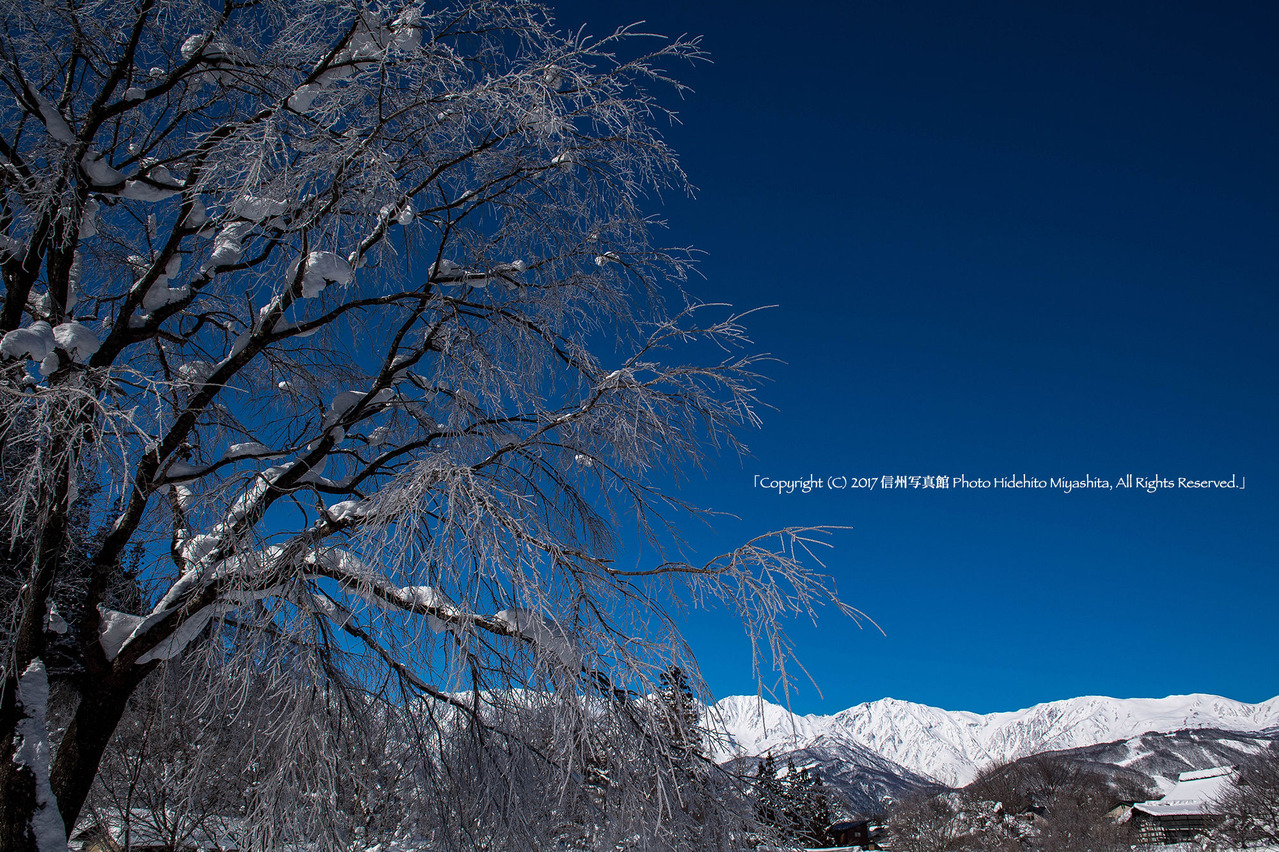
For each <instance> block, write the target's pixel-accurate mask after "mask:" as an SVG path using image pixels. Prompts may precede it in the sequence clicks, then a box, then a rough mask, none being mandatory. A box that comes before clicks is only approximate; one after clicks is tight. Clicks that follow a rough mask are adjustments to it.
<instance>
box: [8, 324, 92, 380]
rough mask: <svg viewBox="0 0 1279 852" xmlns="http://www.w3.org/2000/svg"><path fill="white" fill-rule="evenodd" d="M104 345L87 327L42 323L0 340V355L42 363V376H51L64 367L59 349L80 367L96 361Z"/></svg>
mask: <svg viewBox="0 0 1279 852" xmlns="http://www.w3.org/2000/svg"><path fill="white" fill-rule="evenodd" d="M100 345H101V343H100V342H99V341H98V338H97V336H96V335H95V334H94V333H93V332H92V331H90V330H89V328H88V327H87V326H85V325H82V324H81V323H78V322H64V323H61V324H60V325H58V326H57V327H56V328H51V327H50V326H49V324H48V323H47V322H45V321H43V320H37V321H36V322H33V323H32V324H31V325H29V326H27V327H26V328H15V329H14V330H13V331H10V332H7V333H6V334H5V336H4V339H3V340H0V353H2V354H4V355H7V356H8V357H10V358H14V359H20V358H30V359H31V360H32V361H39V362H40V374H41V375H42V376H49V375H52V374H53V372H54V371H55V370H57V369H58V367H59V366H60V364H61V359H60V358H59V357H58V353H57V352H56V351H55V350H56V349H61V350H63V351H64V352H66V353H67V354H68V355H70V356H71V359H72V360H73V361H75V362H77V363H83V362H85V361H87V360H88V359H89V358H91V357H93V353H95V352H97V351H98V347H99V346H100Z"/></svg>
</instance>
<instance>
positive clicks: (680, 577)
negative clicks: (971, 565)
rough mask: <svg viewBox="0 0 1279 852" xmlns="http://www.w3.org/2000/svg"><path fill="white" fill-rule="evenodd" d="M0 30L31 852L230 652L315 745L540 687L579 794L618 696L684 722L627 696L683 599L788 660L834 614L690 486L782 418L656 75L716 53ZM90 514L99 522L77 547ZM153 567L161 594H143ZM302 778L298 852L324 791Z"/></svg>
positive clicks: (50, 24)
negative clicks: (131, 579) (678, 484)
mask: <svg viewBox="0 0 1279 852" xmlns="http://www.w3.org/2000/svg"><path fill="white" fill-rule="evenodd" d="M0 8H2V12H0V14H2V15H3V19H2V26H3V39H0V85H3V87H4V89H5V93H6V98H5V99H3V101H2V102H0V167H2V170H0V271H2V273H3V280H4V286H5V294H4V301H3V306H2V309H0V334H3V338H2V339H0V358H2V360H0V406H3V410H2V411H0V446H4V447H23V448H26V449H24V450H23V453H24V458H23V459H22V460H21V463H18V464H11V463H9V462H8V461H6V464H4V465H3V466H2V467H0V472H2V474H3V477H4V481H3V483H0V501H3V518H4V520H5V529H4V536H5V542H6V545H5V546H6V548H7V549H8V552H10V553H16V554H22V558H21V560H19V562H20V567H19V570H20V572H22V573H23V574H24V577H23V581H22V582H21V583H18V584H15V591H14V592H13V596H14V600H12V601H6V603H8V604H10V606H9V607H8V608H7V612H8V617H9V623H8V624H7V625H6V627H5V632H4V633H3V636H4V637H5V647H4V648H3V665H4V686H3V702H2V706H0V728H2V729H3V730H0V742H3V745H2V746H0V788H3V790H4V805H3V809H2V811H0V823H2V825H0V830H3V832H4V834H3V843H2V844H0V845H3V847H4V848H5V849H15V850H16V849H30V848H35V846H37V845H39V846H40V848H41V849H44V848H45V846H44V845H43V844H44V841H45V840H48V839H49V838H51V837H53V835H54V834H56V833H57V831H55V828H56V829H59V830H60V827H61V825H62V823H64V822H65V824H66V825H67V826H70V825H73V824H74V823H75V821H76V818H77V815H78V814H79V812H80V809H81V807H82V805H83V803H84V801H85V797H86V795H87V793H88V789H89V785H90V784H91V783H92V779H93V777H94V774H95V772H96V771H97V767H98V765H99V762H100V761H101V759H102V755H103V752H104V749H105V748H106V746H107V742H108V741H109V739H110V737H111V736H112V733H113V732H114V731H115V729H116V726H117V724H118V723H119V721H120V719H121V717H122V714H123V713H124V712H125V707H126V705H127V703H128V702H129V699H130V696H131V695H133V694H134V692H135V691H136V690H137V689H138V687H139V684H141V683H142V681H143V680H144V678H146V676H147V675H148V674H149V673H150V672H151V671H152V670H154V669H155V668H157V667H159V666H161V665H162V664H164V663H165V662H166V661H171V660H178V659H185V660H187V661H188V663H192V660H193V659H194V658H197V657H198V658H199V661H198V664H195V663H192V664H191V668H190V669H189V671H190V672H203V673H204V674H203V675H202V676H203V677H205V681H204V685H203V687H200V688H198V689H199V692H200V694H201V695H203V696H205V698H206V700H207V701H208V702H219V701H224V700H226V698H227V696H233V697H234V696H239V697H238V698H233V700H232V701H231V703H232V704H234V703H235V702H236V701H239V703H240V704H241V705H243V704H245V703H247V702H248V701H249V700H250V699H251V697H252V696H251V695H250V694H249V693H250V692H251V691H252V690H253V689H259V687H260V689H259V691H260V693H262V694H270V695H273V696H275V697H276V698H277V699H278V700H280V701H284V702H287V701H294V702H295V703H296V705H297V706H305V707H307V708H308V710H307V713H308V714H312V715H308V716H306V717H305V718H307V719H308V720H309V721H308V722H307V723H306V724H296V722H297V720H298V719H300V718H303V717H299V716H294V715H291V714H290V713H286V712H276V713H275V714H274V715H271V714H268V715H271V718H273V719H274V720H275V722H274V723H273V724H272V725H271V726H270V727H269V736H267V735H266V734H264V741H265V740H269V741H270V747H271V749H274V750H275V753H280V754H290V753H293V754H297V755H299V756H300V757H301V756H303V755H305V756H308V757H307V758H305V759H311V757H312V756H315V755H319V754H322V753H326V752H325V751H324V750H325V748H327V746H325V743H326V742H328V741H330V740H331V739H332V737H330V735H331V734H334V733H335V732H336V731H338V730H339V729H342V727H343V726H344V725H349V719H350V718H353V717H354V716H358V715H359V714H360V713H362V712H367V708H368V707H370V706H376V705H378V704H379V703H380V704H383V705H385V706H395V707H407V706H410V705H412V706H416V707H418V708H421V707H423V706H425V705H424V704H423V703H422V702H429V703H430V704H431V705H432V706H439V707H446V708H449V712H450V713H453V714H455V716H451V717H450V718H455V717H456V718H467V719H470V720H471V722H470V723H468V724H485V725H490V726H492V724H493V722H492V720H493V710H492V706H493V704H494V702H495V701H496V698H495V696H499V695H513V694H519V691H521V690H533V691H537V692H539V693H543V694H546V695H550V696H554V698H555V700H556V701H558V702H559V704H560V705H561V706H560V709H559V710H558V711H556V712H557V713H559V714H560V715H559V716H558V717H557V719H558V721H557V722H556V723H555V725H553V730H554V731H555V732H556V737H555V738H553V739H555V741H556V742H555V744H554V747H550V746H548V747H547V748H546V749H543V750H540V751H539V753H540V754H542V755H543V756H544V757H545V759H546V760H547V761H548V762H550V763H551V764H554V765H556V766H560V767H566V768H565V769H564V771H565V772H568V773H570V775H572V773H574V772H577V771H578V767H577V765H576V764H575V763H574V760H575V759H576V758H575V757H573V755H579V756H580V754H581V750H582V748H584V746H583V745H582V742H583V738H582V737H581V736H578V733H580V732H581V731H582V730H583V724H582V720H583V719H588V718H595V715H594V714H598V713H599V712H600V711H601V708H603V709H604V710H606V711H608V712H611V713H616V714H618V718H619V719H624V720H625V719H629V720H631V721H630V722H628V723H627V724H632V725H633V726H638V728H636V730H638V731H639V734H638V736H639V739H638V740H635V741H636V742H639V743H643V742H646V741H648V740H646V737H649V735H650V734H652V735H656V734H657V733H658V732H659V728H660V723H659V722H658V721H656V720H655V719H654V718H651V717H649V716H642V714H640V715H637V714H635V713H634V712H633V707H632V706H631V705H632V703H633V702H628V701H625V700H621V699H620V698H619V696H625V695H645V694H649V693H652V692H654V691H656V688H657V687H658V685H659V684H658V681H657V676H658V674H659V673H661V672H663V671H665V670H666V667H667V666H668V665H671V664H672V662H673V661H681V660H682V663H683V665H684V666H685V667H686V669H687V667H688V666H691V665H692V663H691V662H690V661H688V660H687V659H686V658H687V649H686V648H685V647H684V644H683V642H682V640H681V639H680V638H679V632H678V629H677V626H676V625H675V624H674V622H673V620H672V619H671V618H670V616H669V614H668V613H669V609H668V604H669V602H670V601H671V596H672V595H676V596H680V595H685V596H687V597H688V598H689V599H691V600H694V601H699V602H720V603H724V604H727V605H728V606H729V607H731V608H733V609H734V611H735V612H736V613H737V614H738V615H739V616H740V618H741V620H742V622H743V624H744V626H745V628H746V631H747V634H748V635H749V636H750V637H751V641H752V643H753V647H754V648H755V653H756V663H757V666H758V665H763V666H775V667H778V669H779V670H780V671H782V672H783V674H784V672H785V659H786V657H787V654H788V651H789V646H788V644H787V643H786V641H785V639H784V636H783V635H782V633H781V631H780V627H779V620H780V619H781V618H783V617H785V616H786V615H788V614H793V613H811V612H812V610H813V608H814V607H815V606H816V605H818V604H819V603H820V602H822V601H826V600H832V599H833V597H834V596H833V589H832V587H831V585H830V583H829V581H828V579H827V578H825V577H823V576H821V575H820V574H817V573H814V572H813V571H812V570H810V568H808V567H806V563H805V559H806V558H807V557H808V556H810V555H811V554H810V553H809V552H808V549H809V546H810V544H811V543H812V541H813V537H812V535H811V534H810V532H811V531H805V530H787V531H783V532H781V533H780V534H777V535H776V536H773V537H762V538H760V539H757V540H754V541H751V542H748V543H746V544H744V545H742V546H740V547H736V548H733V549H730V550H728V551H727V552H726V553H725V554H724V555H722V556H719V557H717V558H714V559H712V560H709V561H702V562H701V563H699V564H694V563H692V562H690V561H689V559H688V557H687V556H686V555H685V552H684V550H683V549H682V547H681V536H680V530H681V527H682V525H683V524H685V523H687V522H688V520H689V518H690V517H696V516H698V514H699V513H700V510H697V509H694V508H693V507H690V506H687V505H686V504H684V503H683V502H682V501H680V500H679V499H678V498H677V497H675V496H673V495H672V494H671V493H668V492H667V491H665V490H663V486H662V483H663V482H666V481H668V478H669V477H671V476H679V475H683V474H685V473H686V472H688V471H690V470H694V469H696V468H698V467H699V465H700V463H701V460H702V459H703V457H704V453H705V452H707V451H708V450H724V449H727V450H728V451H730V452H731V451H735V450H740V448H741V445H740V443H739V433H738V429H739V427H741V426H750V425H753V424H755V423H756V422H757V414H756V403H755V397H754V388H755V387H756V384H757V382H758V380H759V376H758V375H757V367H758V364H759V356H758V355H756V354H752V353H750V352H749V350H747V349H744V348H743V347H744V345H745V344H747V343H748V341H747V339H746V336H745V330H744V327H743V325H742V323H741V320H740V317H739V316H737V315H735V314H732V313H731V312H730V311H728V310H727V309H725V308H723V307H717V306H706V305H701V304H699V303H698V302H697V301H696V300H695V299H694V298H693V297H691V296H690V295H688V294H687V293H686V292H685V291H684V289H683V287H682V284H681V282H683V281H684V280H685V277H686V275H687V274H688V272H689V269H690V259H689V252H688V251H686V250H678V249H670V248H665V247H663V246H662V245H661V244H660V243H659V242H657V235H658V234H659V233H660V232H659V230H658V227H659V224H660V223H659V222H658V221H657V220H655V219H654V218H652V216H651V213H650V211H649V209H648V208H649V207H650V206H651V205H652V203H653V201H654V199H656V198H657V197H659V196H660V194H661V193H663V192H671V191H674V192H684V191H686V190H687V188H688V185H687V181H686V179H685V177H684V174H683V173H682V171H681V170H680V167H679V165H678V162H677V160H676V158H675V155H674V153H673V152H672V151H671V149H670V148H669V147H668V145H667V144H666V142H665V141H664V140H663V138H662V135H661V133H660V132H659V124H660V123H661V122H663V121H666V120H669V119H671V118H673V114H672V113H670V112H669V111H668V109H667V108H666V107H664V106H663V105H662V104H663V102H662V100H661V99H660V98H659V97H658V94H657V93H656V92H657V90H660V89H661V88H663V87H666V88H668V89H673V90H674V91H675V92H678V91H679V90H680V85H679V83H678V82H677V81H676V79H675V77H674V76H672V70H671V69H672V66H678V65H679V64H681V63H684V62H688V61H695V60H697V59H699V58H701V56H702V54H701V50H700V48H699V46H698V44H697V41H696V40H689V39H676V40H665V39H654V38H652V37H649V36H646V35H644V34H642V33H640V32H638V31H636V30H634V29H629V28H626V29H621V30H618V31H617V32H615V33H612V34H610V35H608V36H606V37H603V38H590V37H588V36H585V35H582V34H580V33H579V34H569V35H565V34H564V33H563V32H561V31H560V30H558V29H557V28H556V27H555V26H554V24H553V23H552V21H551V19H550V18H549V14H548V12H547V11H546V10H545V9H544V8H542V7H540V6H537V5H533V4H529V3H523V2H515V0H475V2H460V3H451V4H444V5H424V4H420V3H412V2H409V3H399V2H388V3H375V4H364V3H356V2H351V0H302V1H301V2H285V0H250V1H249V2H239V0H224V2H206V1H205V0H138V2H124V1H123V0H106V2H79V1H78V0H72V2H67V3H52V2H37V3H26V2H23V3H19V2H15V0H4V2H3V4H2V6H0ZM706 342H709V343H711V344H713V345H714V348H712V349H710V350H708V349H707V348H705V347H704V346H703V345H702V344H703V343H706ZM707 351H714V352H717V353H719V354H718V355H717V356H716V358H714V359H711V360H709V361H707V360H706V359H705V353H706V352H707ZM90 486H93V488H92V490H90ZM86 495H89V497H90V498H91V499H90V500H89V504H88V505H85V504H84V502H83V501H82V499H81V498H83V497H85V496H86ZM77 506H80V507H82V508H81V509H75V508H74V507H77ZM73 511H83V512H84V513H86V518H87V520H84V521H83V522H82V528H83V524H84V523H87V524H89V526H91V527H92V528H93V529H94V530H96V531H99V532H97V533H96V534H94V535H93V536H91V537H89V538H88V539H87V540H86V537H85V536H83V535H80V534H79V533H76V534H75V535H76V537H75V543H76V547H75V548H71V547H69V546H68V542H69V541H70V540H71V537H72V535H73V527H74V526H75V525H74V524H73V523H72V513H73ZM633 536H637V537H638V539H639V540H640V541H642V542H643V543H644V545H643V553H644V554H645V559H646V562H645V563H644V564H640V565H635V566H632V567H627V566H625V565H623V564H620V563H619V562H618V561H617V559H616V557H617V556H618V555H619V552H620V549H619V542H621V541H628V542H629V540H630V538H631V537H633ZM82 544H83V545H84V546H81V545H82ZM86 548H87V549H86ZM72 550H74V551H75V554H74V557H73V555H72ZM130 554H140V555H139V556H138V557H137V558H138V560H140V561H139V564H138V565H137V575H138V577H139V578H140V580H141V585H142V586H143V587H145V588H149V589H152V590H153V591H154V593H153V594H152V595H151V596H150V597H149V598H147V599H146V600H145V601H140V600H133V601H126V600H124V599H122V598H120V596H119V595H118V594H116V593H115V592H114V590H116V589H118V588H120V579H121V577H122V576H123V575H124V573H126V572H129V571H133V570H134V567H133V565H132V564H131V562H130ZM72 571H74V572H75V576H76V578H79V579H78V580H77V583H76V584H75V588H76V590H77V591H76V598H75V606H74V607H72V609H73V611H74V617H75V619H76V622H77V623H76V624H75V625H74V628H75V629H74V631H73V632H72V635H73V636H74V637H76V641H77V642H78V643H79V647H78V662H77V665H78V667H79V668H78V674H77V677H76V678H75V684H74V686H75V693H76V703H75V709H74V711H73V712H72V713H71V715H70V719H69V722H68V725H67V727H66V729H65V731H64V732H63V733H62V734H61V736H60V738H58V739H57V741H56V742H51V741H50V740H49V735H48V732H47V731H46V730H45V727H44V725H43V722H42V720H43V718H44V715H43V714H44V709H43V706H44V705H43V700H44V699H43V696H44V695H45V694H46V693H47V689H46V686H47V677H48V654H49V647H50V638H49V624H50V620H51V618H52V616H53V609H52V608H51V606H50V602H51V601H53V600H54V599H55V598H56V597H58V596H59V595H61V594H62V592H60V591H58V590H59V589H64V588H66V586H67V582H66V581H67V578H68V572H72ZM840 606H841V608H843V609H844V611H845V612H848V613H850V614H851V613H852V611H851V610H848V609H847V608H846V607H843V605H840ZM263 678H267V679H268V680H269V681H270V688H269V689H268V688H266V687H265V686H261V685H262V684H263V681H262V679H263ZM693 682H694V683H695V682H696V681H695V679H694V681H693ZM250 684H258V685H259V687H251V686H248V685H250ZM192 688H196V687H192ZM356 696H359V697H360V700H358V701H357V700H355V697H356ZM370 701H371V703H370ZM414 702H417V704H414ZM339 707H341V708H344V709H343V710H342V712H337V710H338V708H339ZM439 718H443V717H442V716H439V717H437V716H430V715H429V714H428V722H427V727H428V728H430V727H431V725H432V724H435V723H432V722H431V721H430V720H431V719H436V720H437V721H438V719H439ZM286 719H291V720H293V723H289V724H286V723H284V721H283V720H286ZM575 720H576V721H575ZM637 720H638V721H637ZM646 726H647V727H646ZM646 731H647V732H648V733H645V732H646ZM326 737H328V739H326ZM655 751H660V749H658V750H655ZM32 755H36V756H34V757H33V756H32ZM297 771H301V768H298V769H297ZM287 774H288V773H285V774H282V775H279V776H278V777H276V778H275V781H274V783H275V785H276V786H275V788H274V789H275V790H276V792H277V793H279V794H280V795H278V796H276V797H275V798H274V799H272V798H271V797H269V796H266V795H262V796H259V797H258V798H257V799H256V800H255V801H256V802H257V804H256V805H254V807H257V808H259V809H260V813H256V814H253V815H252V816H254V818H255V820H257V821H256V822H255V825H261V826H264V827H265V828H263V831H264V832H265V834H264V835H263V837H262V838H261V839H262V841H263V842H264V843H265V842H274V841H276V840H279V839H283V838H287V837H289V836H296V835H298V834H301V833H303V832H304V831H308V830H309V827H308V825H309V824H307V823H306V822H305V819H303V818H302V817H297V818H296V819H294V818H295V817H296V815H298V814H306V813H312V812H314V810H315V808H317V807H321V805H320V802H322V801H323V799H324V794H323V793H321V792H313V793H307V794H306V795H308V796H311V799H310V800H309V801H307V800H305V796H303V794H302V793H299V792H296V791H295V793H294V794H293V795H292V796H291V797H290V796H285V795H284V793H283V791H284V790H285V789H286V788H289V784H287V783H285V775H287ZM290 777H292V776H290ZM573 777H577V776H573ZM268 781H269V779H264V781H263V783H264V785H266V787H269V786H270V784H269V783H268ZM290 783H291V782H290ZM333 783H336V782H333ZM294 786H296V785H294ZM266 787H264V789H266ZM290 789H292V788H290ZM299 796H302V798H299ZM655 807H656V808H657V809H656V810H655V811H654V812H653V813H654V814H657V816H654V817H653V820H652V823H653V824H654V825H660V824H661V819H662V817H661V816H660V814H662V813H669V812H670V811H671V807H670V805H669V803H666V804H663V803H660V802H659V803H658V804H657V805H656V806H655ZM308 808H309V809H310V810H308ZM291 819H293V820H294V821H293V822H290V820H291ZM291 829H296V830H295V831H294V832H293V835H290V830H291ZM312 839H314V838H312Z"/></svg>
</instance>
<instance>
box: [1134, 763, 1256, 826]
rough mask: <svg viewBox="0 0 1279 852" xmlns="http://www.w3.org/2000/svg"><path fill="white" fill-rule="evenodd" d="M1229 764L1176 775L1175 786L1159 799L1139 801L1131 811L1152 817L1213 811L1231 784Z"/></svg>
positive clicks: (1232, 774) (1209, 812)
mask: <svg viewBox="0 0 1279 852" xmlns="http://www.w3.org/2000/svg"><path fill="white" fill-rule="evenodd" d="M1234 778H1235V770H1234V767H1232V766H1217V767H1214V768H1212V769H1200V770H1198V771H1195V772H1183V773H1181V774H1180V775H1178V776H1177V783H1176V785H1175V786H1174V787H1173V788H1172V789H1171V790H1169V791H1168V795H1166V796H1164V797H1163V798H1162V799H1153V800H1151V801H1149V802H1138V803H1137V804H1135V805H1133V810H1136V811H1141V812H1142V813H1146V814H1150V815H1151V816H1192V815H1200V814H1212V813H1215V812H1216V802H1217V800H1218V799H1220V798H1221V796H1222V795H1223V794H1224V793H1226V792H1227V791H1228V790H1229V789H1230V788H1231V786H1233V784H1234Z"/></svg>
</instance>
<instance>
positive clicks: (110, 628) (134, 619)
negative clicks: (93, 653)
mask: <svg viewBox="0 0 1279 852" xmlns="http://www.w3.org/2000/svg"><path fill="white" fill-rule="evenodd" d="M98 614H99V616H100V617H99V618H98V644H99V645H101V646H102V653H103V654H105V655H106V658H107V659H108V660H114V659H115V658H116V657H118V656H120V651H121V650H122V649H123V648H124V643H126V642H128V641H129V637H131V636H132V635H133V633H134V631H135V630H137V629H138V628H139V627H141V626H142V622H144V621H146V619H144V618H143V617H142V616H140V615H130V614H129V613H127V612H117V611H116V610H114V609H107V608H106V607H104V606H99V607H98Z"/></svg>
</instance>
